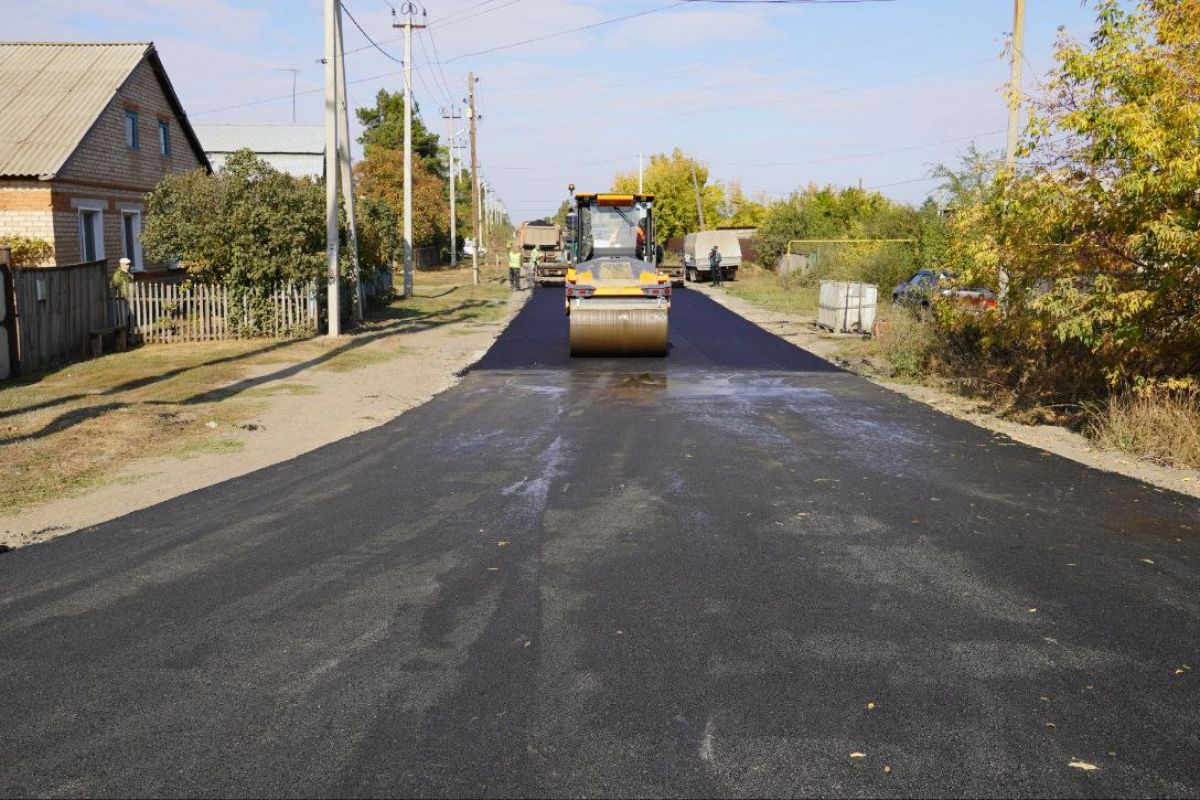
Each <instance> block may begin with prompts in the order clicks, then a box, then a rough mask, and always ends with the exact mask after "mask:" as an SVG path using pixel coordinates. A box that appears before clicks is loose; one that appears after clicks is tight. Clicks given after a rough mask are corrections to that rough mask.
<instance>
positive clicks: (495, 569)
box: [487, 567, 500, 572]
mask: <svg viewBox="0 0 1200 800" xmlns="http://www.w3.org/2000/svg"><path fill="white" fill-rule="evenodd" d="M487 571H488V572H499V571H500V568H499V567H488V568H487Z"/></svg>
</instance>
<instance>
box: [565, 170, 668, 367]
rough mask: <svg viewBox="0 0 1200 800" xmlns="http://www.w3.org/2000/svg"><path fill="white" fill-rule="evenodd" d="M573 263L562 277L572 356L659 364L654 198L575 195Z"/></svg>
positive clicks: (664, 291)
mask: <svg viewBox="0 0 1200 800" xmlns="http://www.w3.org/2000/svg"><path fill="white" fill-rule="evenodd" d="M574 206H575V219H574V223H575V242H576V243H577V247H578V260H577V262H576V263H575V264H574V265H573V267H571V268H570V269H568V270H567V275H566V281H565V284H566V308H567V318H568V323H569V324H568V328H569V333H568V339H569V342H570V349H571V355H572V356H602V355H608V356H665V355H666V354H667V315H668V313H669V312H670V310H671V277H670V276H669V275H666V274H663V273H660V272H659V271H658V267H657V264H658V262H659V261H661V258H662V252H661V249H660V248H659V247H657V246H656V245H655V244H654V213H653V211H654V196H653V195H648V194H576V195H575V197H574Z"/></svg>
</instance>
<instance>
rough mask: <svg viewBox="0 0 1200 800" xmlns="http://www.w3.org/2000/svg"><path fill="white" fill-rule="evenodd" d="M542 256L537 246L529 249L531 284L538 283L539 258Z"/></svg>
mask: <svg viewBox="0 0 1200 800" xmlns="http://www.w3.org/2000/svg"><path fill="white" fill-rule="evenodd" d="M540 256H541V253H540V252H538V249H537V248H536V247H535V248H533V249H532V250H530V251H529V280H530V286H533V285H534V284H536V283H537V265H538V258H539V257H540Z"/></svg>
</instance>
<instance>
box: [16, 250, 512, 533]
mask: <svg viewBox="0 0 1200 800" xmlns="http://www.w3.org/2000/svg"><path fill="white" fill-rule="evenodd" d="M510 294H511V293H510V291H509V289H508V288H507V287H506V286H505V283H504V280H503V278H502V277H501V276H500V272H499V271H498V270H490V271H486V272H484V279H483V280H482V281H481V282H480V285H478V286H474V285H472V281H471V274H470V271H469V270H461V269H460V270H441V271H437V272H418V273H417V274H416V276H415V285H414V296H413V297H411V298H408V299H400V298H398V299H396V300H394V301H393V302H392V303H391V304H389V305H388V306H387V307H385V308H383V309H380V310H378V311H375V312H373V313H372V314H371V315H369V318H368V319H367V320H366V322H364V323H363V324H362V325H360V326H358V327H357V328H356V329H355V331H354V333H353V335H351V336H344V337H341V338H339V339H336V340H333V339H327V338H324V337H312V338H309V339H300V340H271V339H252V340H244V341H225V342H204V343H195V344H171V345H150V346H146V347H140V348H137V349H134V350H130V351H129V352H126V353H115V354H112V355H108V356H104V357H103V358H97V359H93V360H90V361H83V362H78V363H74V364H68V365H66V366H63V367H59V368H57V369H54V370H51V371H48V372H44V373H41V374H37V375H30V376H26V377H24V378H23V379H21V380H19V381H17V382H15V383H9V384H5V385H4V386H3V388H0V509H3V510H4V511H6V512H13V511H17V510H19V509H21V508H23V507H25V506H29V505H32V504H35V503H40V502H45V501H49V500H54V499H58V498H62V497H67V496H72V495H77V494H80V493H83V492H86V491H88V490H90V489H93V488H96V487H99V486H102V485H106V484H109V483H112V482H114V481H118V480H123V478H121V477H119V476H121V475H122V470H123V469H124V468H125V467H126V466H127V465H128V464H129V462H130V461H132V460H133V459H136V458H142V457H152V456H175V457H177V458H181V459H188V458H194V457H196V456H198V455H201V454H205V453H230V452H235V451H236V450H238V449H240V448H241V442H240V441H238V440H235V439H230V438H228V437H229V433H230V430H231V428H232V426H235V425H237V424H238V423H240V422H242V421H244V420H246V419H247V418H248V417H250V416H252V415H253V414H254V413H256V411H257V410H259V409H260V408H261V407H262V404H264V403H268V402H270V398H271V397H272V396H275V395H307V394H313V393H315V392H316V391H317V390H316V388H315V387H313V386H311V385H309V384H307V383H304V382H303V377H300V378H293V377H289V379H288V380H286V381H282V382H272V376H275V375H278V376H279V377H280V378H283V377H286V376H291V375H292V374H294V373H295V372H297V371H299V370H318V369H319V370H332V371H336V372H351V371H354V370H358V369H362V368H364V367H368V366H371V365H374V364H378V363H381V362H384V361H387V360H389V359H394V358H398V357H400V356H402V355H405V354H406V353H409V352H411V348H408V347H406V346H405V345H403V344H402V341H403V339H402V335H403V334H406V333H412V332H418V331H422V330H428V329H430V328H436V327H439V326H445V325H463V324H467V325H469V324H471V323H486V322H495V321H498V320H500V319H502V318H503V316H504V312H505V305H506V301H507V298H508V296H509V295H510ZM398 336H399V337H400V338H398Z"/></svg>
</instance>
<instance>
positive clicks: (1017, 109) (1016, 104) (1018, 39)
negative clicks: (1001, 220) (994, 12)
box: [1004, 0, 1025, 170]
mask: <svg viewBox="0 0 1200 800" xmlns="http://www.w3.org/2000/svg"><path fill="white" fill-rule="evenodd" d="M1024 57H1025V0H1014V6H1013V38H1012V73H1011V77H1010V78H1009V80H1008V147H1007V149H1006V150H1005V153H1004V166H1005V167H1007V168H1008V169H1009V170H1011V169H1013V167H1015V166H1016V163H1017V125H1018V123H1019V122H1020V113H1021V61H1022V60H1023V59H1024Z"/></svg>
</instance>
